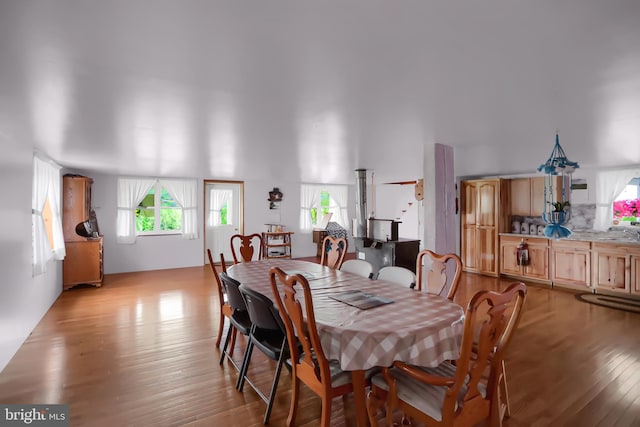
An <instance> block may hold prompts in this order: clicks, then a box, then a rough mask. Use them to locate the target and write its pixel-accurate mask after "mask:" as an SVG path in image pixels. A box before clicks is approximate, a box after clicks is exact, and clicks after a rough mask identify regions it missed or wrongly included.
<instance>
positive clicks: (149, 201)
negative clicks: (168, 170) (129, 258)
mask: <svg viewBox="0 0 640 427" xmlns="http://www.w3.org/2000/svg"><path fill="white" fill-rule="evenodd" d="M117 204H118V206H117V211H118V213H117V219H116V238H117V241H118V243H126V244H132V243H135V240H136V236H138V235H149V234H153V235H155V234H177V233H180V234H182V236H183V237H184V238H186V239H197V238H198V219H197V183H196V180H195V179H164V178H160V179H156V178H128V177H127V178H125V177H121V178H118V190H117Z"/></svg>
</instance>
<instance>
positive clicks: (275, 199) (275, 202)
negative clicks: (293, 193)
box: [267, 187, 283, 209]
mask: <svg viewBox="0 0 640 427" xmlns="http://www.w3.org/2000/svg"><path fill="white" fill-rule="evenodd" d="M282 196H283V194H282V192H281V191H280V189H279V188H278V187H273V190H271V191H269V199H267V200H268V201H269V209H277V208H278V207H280V202H281V201H282Z"/></svg>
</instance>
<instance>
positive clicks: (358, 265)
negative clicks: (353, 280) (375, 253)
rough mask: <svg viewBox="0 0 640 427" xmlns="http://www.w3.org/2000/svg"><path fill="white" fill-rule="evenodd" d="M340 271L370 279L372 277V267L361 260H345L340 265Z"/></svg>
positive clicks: (367, 262)
mask: <svg viewBox="0 0 640 427" xmlns="http://www.w3.org/2000/svg"><path fill="white" fill-rule="evenodd" d="M340 271H346V272H349V273H353V274H357V275H358V276H362V277H366V278H369V279H371V277H372V276H373V265H371V263H370V262H369V261H365V260H363V259H347V260H345V261H344V262H343V263H342V266H341V267H340Z"/></svg>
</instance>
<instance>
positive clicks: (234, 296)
mask: <svg viewBox="0 0 640 427" xmlns="http://www.w3.org/2000/svg"><path fill="white" fill-rule="evenodd" d="M220 279H221V280H222V285H223V287H224V289H225V291H226V292H227V303H228V304H229V306H231V308H233V311H234V312H235V311H236V310H237V311H247V305H246V304H245V302H244V298H242V294H241V293H240V282H238V281H237V280H235V279H233V278H232V277H230V276H229V275H228V274H227V273H220Z"/></svg>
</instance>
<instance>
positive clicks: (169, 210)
mask: <svg viewBox="0 0 640 427" xmlns="http://www.w3.org/2000/svg"><path fill="white" fill-rule="evenodd" d="M156 190H159V192H158V193H156ZM156 206H158V207H159V208H156ZM180 230H182V208H180V205H178V203H177V202H176V201H175V200H174V198H173V197H172V196H171V194H170V193H169V192H168V191H167V190H165V189H164V188H163V187H162V186H160V184H158V183H156V184H155V185H154V186H153V187H151V189H150V190H149V192H148V193H147V195H146V196H145V197H144V198H143V199H142V201H141V202H140V203H139V204H138V209H136V231H137V232H138V233H150V234H152V233H157V232H167V231H169V232H171V231H180Z"/></svg>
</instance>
